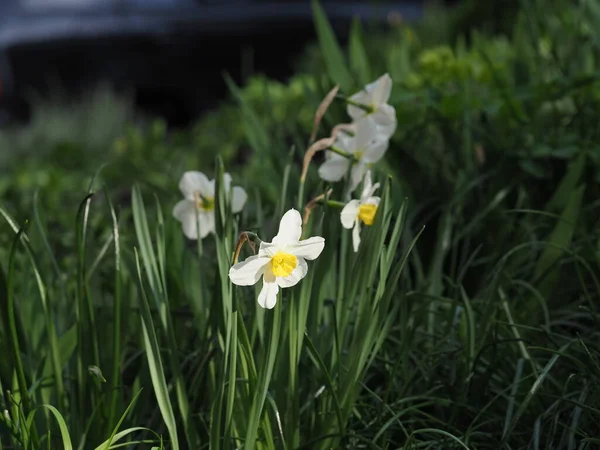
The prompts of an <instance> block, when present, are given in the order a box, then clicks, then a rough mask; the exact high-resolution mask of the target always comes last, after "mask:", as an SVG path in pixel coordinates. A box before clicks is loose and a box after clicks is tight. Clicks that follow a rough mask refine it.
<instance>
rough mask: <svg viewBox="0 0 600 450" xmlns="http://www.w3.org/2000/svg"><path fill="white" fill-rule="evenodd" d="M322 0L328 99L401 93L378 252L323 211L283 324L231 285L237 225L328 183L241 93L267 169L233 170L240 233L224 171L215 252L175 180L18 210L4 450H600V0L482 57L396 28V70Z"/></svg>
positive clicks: (8, 221)
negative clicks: (370, 89)
mask: <svg viewBox="0 0 600 450" xmlns="http://www.w3.org/2000/svg"><path fill="white" fill-rule="evenodd" d="M313 6H314V11H315V25H316V27H317V31H318V35H319V37H320V45H321V52H322V54H323V57H324V58H325V61H329V65H328V66H327V67H326V70H327V73H328V79H327V80H325V82H323V83H320V82H319V83H316V86H318V87H319V88H321V87H322V88H323V89H324V90H326V89H328V88H330V87H331V86H332V85H333V84H340V86H342V88H343V89H342V90H343V94H350V93H352V92H353V91H354V90H355V89H358V88H360V86H362V85H363V84H364V83H365V81H370V80H369V79H368V78H369V77H370V76H373V75H374V74H378V73H381V72H382V71H383V70H389V72H390V73H392V75H393V76H394V80H395V85H394V96H393V98H392V104H393V105H394V106H395V107H396V109H397V111H398V116H399V120H400V122H399V132H398V133H397V135H396V137H395V139H394V141H393V143H392V146H391V148H390V150H389V152H388V155H387V158H386V162H387V164H384V165H382V166H380V167H378V168H377V175H376V176H377V177H378V178H379V180H380V181H382V182H383V185H384V188H383V200H382V204H381V206H380V209H379V213H378V214H377V216H376V222H375V224H374V225H373V227H371V229H368V230H367V232H366V234H365V236H364V238H363V242H362V245H361V248H360V251H359V252H358V253H357V254H354V253H353V252H352V245H351V242H350V241H351V239H350V236H349V233H348V232H346V230H343V229H342V227H341V225H340V223H339V209H336V208H335V206H334V205H335V203H333V202H327V201H325V202H320V204H319V206H317V207H316V208H315V209H314V210H313V212H312V214H311V216H310V220H309V222H308V223H307V225H306V226H305V228H304V235H305V236H311V235H319V236H323V237H324V238H325V240H326V246H325V250H324V252H323V254H322V255H321V256H320V257H319V258H318V259H317V260H315V261H312V262H311V263H310V266H309V273H308V275H307V277H306V278H305V279H304V280H302V282H301V283H300V284H298V285H297V286H296V287H294V288H290V289H286V290H284V291H283V293H282V296H281V297H280V298H279V299H278V304H277V306H276V307H275V309H273V310H263V309H261V308H260V307H259V306H258V305H257V303H256V297H257V294H258V291H257V290H256V289H254V288H242V287H237V286H233V285H232V284H231V283H230V282H229V279H228V277H227V273H228V270H229V267H230V266H231V264H232V262H233V261H232V258H233V254H234V251H235V249H236V244H237V242H238V237H239V236H240V233H241V232H243V231H250V232H253V233H256V234H258V235H259V236H260V237H261V238H262V239H265V240H270V238H271V237H272V236H273V235H274V234H275V233H276V230H277V224H278V222H279V219H280V217H281V215H282V214H283V212H285V211H286V210H287V209H289V208H292V207H294V208H300V207H302V206H303V205H304V204H306V203H307V202H308V201H309V200H310V199H312V198H314V197H316V196H317V195H319V194H322V193H323V192H326V191H327V188H328V186H326V185H324V184H322V183H320V182H318V181H317V177H316V174H315V172H316V170H315V169H314V168H313V167H312V166H311V168H309V172H308V177H307V178H306V182H305V184H302V183H304V181H303V180H302V181H301V177H300V174H301V170H302V167H301V161H302V157H303V155H304V151H305V147H306V141H307V139H308V136H309V134H310V130H309V129H302V127H300V126H298V127H296V124H289V123H287V124H286V125H285V127H287V128H286V130H294V133H299V134H300V136H299V137H298V138H297V139H294V140H293V142H295V143H296V145H295V146H294V148H292V149H291V150H290V148H289V139H285V137H284V136H280V135H278V134H276V133H274V132H272V129H271V127H270V126H269V125H268V124H265V123H264V122H263V121H262V120H261V115H260V114H259V113H258V112H257V111H256V109H255V108H254V107H253V106H252V104H251V103H250V102H248V100H247V97H246V96H244V95H243V92H242V91H241V90H240V89H238V88H237V87H236V86H234V85H233V84H231V88H232V92H233V94H234V96H236V98H237V99H238V100H240V102H241V104H240V111H241V115H240V117H241V118H242V126H243V127H244V130H245V136H246V140H247V142H248V143H249V144H250V146H251V147H252V151H253V157H254V158H257V160H260V167H261V172H256V171H255V169H256V164H254V163H251V164H249V166H250V167H249V168H248V167H246V168H241V169H240V170H238V173H239V172H243V173H245V175H246V177H245V178H242V177H241V176H238V177H237V179H236V182H238V183H242V184H245V185H246V186H245V187H246V188H247V190H248V192H249V193H250V194H251V195H250V199H249V202H248V205H247V207H246V209H245V210H244V212H243V213H242V214H241V215H240V216H239V217H234V216H232V215H231V214H228V213H226V211H229V208H228V205H227V204H226V203H227V199H226V198H225V197H224V196H223V195H220V192H221V190H222V189H221V185H222V177H223V173H224V171H225V168H224V166H223V163H222V160H221V159H220V158H217V160H216V162H215V164H214V167H215V177H216V179H217V180H218V181H217V206H218V207H217V233H216V235H215V236H211V237H209V238H207V239H205V240H203V241H201V242H198V243H193V242H187V241H186V240H185V238H184V237H183V234H182V233H181V230H180V228H179V225H178V223H177V222H175V221H174V220H173V219H172V218H171V217H170V214H168V211H170V209H171V205H172V203H169V202H168V201H167V200H166V199H169V198H170V199H172V201H173V202H174V201H175V198H176V195H177V193H176V187H175V183H176V179H175V178H174V179H173V181H172V183H170V185H168V184H167V183H165V181H164V173H165V170H163V166H164V164H163V165H159V164H156V166H154V168H153V169H152V170H154V171H156V173H157V174H159V175H160V176H162V178H160V180H162V181H161V182H160V183H153V182H152V180H153V179H158V178H159V176H158V175H157V177H154V178H153V177H151V176H150V177H148V179H147V180H146V181H147V182H146V183H144V184H143V185H136V186H133V187H132V189H131V195H129V194H128V195H127V196H126V198H123V196H122V194H121V193H120V192H114V190H111V186H110V184H109V185H108V186H105V185H104V183H103V180H106V179H107V178H103V176H102V174H103V170H105V169H100V170H99V173H98V174H97V176H94V177H92V182H91V183H90V187H89V189H88V190H85V188H82V189H80V192H79V194H78V195H79V197H80V199H81V200H80V205H79V208H74V209H72V210H71V209H61V208H58V207H57V206H56V203H55V202H49V201H45V199H46V198H47V197H45V193H44V192H43V191H42V192H41V193H40V195H39V196H37V195H36V197H35V199H34V201H32V208H31V213H30V214H29V215H28V216H27V217H24V216H22V214H18V215H15V214H14V211H15V210H17V209H18V208H16V207H15V206H14V200H13V198H12V197H7V198H5V199H3V201H2V203H3V205H2V206H0V215H1V216H2V221H1V225H0V232H1V234H2V242H7V243H8V244H7V245H5V246H3V247H2V248H0V257H1V260H0V261H1V263H0V319H1V321H0V324H1V326H0V391H1V394H0V412H1V413H2V414H0V449H12V448H20V449H28V450H29V449H36V450H37V449H46V448H50V449H55V448H57V449H60V448H64V449H72V448H75V449H83V450H86V449H88V448H89V449H98V450H101V449H102V450H105V449H111V448H151V449H153V448H157V449H162V448H170V449H178V448H180V449H184V448H190V449H200V448H213V449H217V448H218V449H221V448H250V449H252V448H265V449H266V448H282V449H299V448H304V449H320V448H322V449H330V448H374V449H384V448H402V449H418V448H419V449H420V448H443V449H450V448H467V449H490V450H491V449H493V450H497V449H507V450H508V449H516V448H520V449H549V448H553V449H582V450H584V449H587V450H591V449H594V448H596V447H597V446H598V444H599V443H600V427H599V425H598V424H599V423H600V422H599V420H600V407H599V405H600V395H599V392H600V391H599V386H600V339H599V337H600V333H599V318H598V317H599V316H598V312H597V309H598V307H597V305H598V299H599V296H600V283H599V280H598V278H599V277H598V269H599V268H600V264H599V262H600V261H599V259H598V255H599V252H600V228H599V223H598V220H597V212H598V208H599V206H600V204H599V203H598V201H597V198H598V191H599V190H598V184H597V183H598V178H597V173H598V172H597V161H598V158H597V153H598V152H597V144H596V141H597V137H598V136H597V127H595V123H596V118H597V113H598V112H599V109H600V108H599V103H598V99H600V96H598V93H599V92H600V91H599V90H598V89H599V87H598V85H597V82H596V80H597V79H598V77H597V61H598V56H599V53H598V42H600V41H598V40H597V33H596V31H595V30H596V28H595V27H594V26H593V25H594V24H595V23H597V21H598V20H599V18H600V15H599V12H600V4H599V3H598V2H597V1H591V0H589V1H585V2H579V3H578V4H572V3H570V2H566V1H565V2H562V1H557V2H552V5H551V7H547V6H548V5H546V4H545V2H542V1H535V0H531V1H524V2H522V8H521V11H520V15H519V19H518V21H517V23H516V25H515V27H514V33H513V35H512V36H510V37H509V38H506V37H504V38H494V39H488V38H486V37H485V36H482V35H477V34H473V35H471V36H468V37H469V44H468V45H467V43H466V41H459V42H457V43H449V45H447V46H445V47H438V48H433V49H431V48H418V45H420V44H418V42H417V43H415V41H414V40H412V41H411V40H410V39H409V37H410V33H409V31H410V30H407V29H402V30H401V31H399V34H397V35H396V34H391V35H390V36H391V37H390V42H391V43H390V48H391V50H389V54H388V57H386V59H385V61H384V62H382V59H381V58H375V59H376V61H372V59H373V58H374V55H375V56H377V55H378V54H377V52H374V51H372V49H371V48H370V45H372V44H371V41H369V40H368V39H367V38H365V35H364V33H363V32H362V30H361V27H360V26H359V25H356V24H355V26H354V27H353V29H352V35H351V38H350V46H349V49H348V52H347V53H346V52H345V51H344V49H342V48H341V47H340V46H339V44H337V43H336V42H335V39H334V37H333V36H334V35H333V34H332V33H331V30H330V28H329V24H328V22H327V19H326V17H325V16H324V15H323V13H322V10H321V9H320V8H319V7H318V5H317V4H316V3H314V5H313ZM397 36H404V38H403V39H402V40H399V41H398V40H397ZM386 51H387V50H386ZM494 52H496V53H494ZM332 62H335V64H332ZM383 64H386V65H389V66H386V67H382V65H383ZM415 77H416V78H415ZM311 95H312V97H311ZM314 97H316V101H313V100H312V99H313V98H314ZM306 99H307V102H312V103H314V108H313V109H316V104H317V103H318V100H320V98H319V93H318V92H315V91H314V90H311V89H309V88H308V87H307V93H306ZM342 107H343V100H342V99H338V100H336V103H334V105H332V107H331V108H330V110H329V111H328V112H327V114H326V116H325V119H324V121H323V124H322V125H321V128H320V133H321V134H327V131H328V127H329V126H331V125H332V124H334V123H336V122H338V121H339V116H340V114H341V110H342ZM299 120H300V119H299ZM305 128H306V127H305ZM296 137H297V136H296ZM152 148H154V146H152ZM159 154H162V153H160V152H159ZM151 161H152V159H149V160H148V166H147V168H148V170H151V167H152V166H151V165H150V162H151ZM190 169H191V168H190ZM200 169H203V168H200ZM170 170H172V168H171V169H169V171H170ZM169 171H167V172H169ZM388 172H390V173H392V174H393V176H392V177H388V175H387V173H388ZM252 174H254V177H252V176H251V175H252ZM265 174H266V175H265ZM89 175H90V176H92V175H93V174H89ZM259 175H260V176H259ZM159 186H161V187H160V188H159ZM167 187H168V188H170V189H171V190H172V193H173V194H172V195H170V194H165V191H164V190H162V191H160V192H158V193H157V192H156V191H157V190H158V189H163V188H167ZM338 190H339V191H340V192H341V191H342V189H335V187H334V191H333V194H332V197H331V198H330V200H340V198H339V197H338V192H337V191H338ZM157 194H158V195H157ZM56 216H61V218H64V221H62V223H67V224H69V228H68V229H65V228H62V227H61V228H58V229H57V228H56V227H55V226H54V223H55V222H54V221H53V219H55V217H56ZM26 219H28V220H26ZM424 225H425V226H426V227H425V229H423V226H424ZM57 230H58V231H57ZM64 233H71V234H72V235H73V236H74V239H72V240H67V241H66V242H65V240H64V236H63V234H64ZM250 254H251V252H250V249H249V247H248V246H244V247H243V249H242V255H241V257H246V256H248V255H250Z"/></svg>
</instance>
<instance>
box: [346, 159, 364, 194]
mask: <svg viewBox="0 0 600 450" xmlns="http://www.w3.org/2000/svg"><path fill="white" fill-rule="evenodd" d="M366 170H367V166H365V164H364V163H363V162H362V161H359V162H357V163H355V164H354V165H353V166H352V170H351V171H350V183H349V186H348V190H349V191H350V192H354V190H355V189H356V188H357V187H358V185H359V184H360V182H361V181H362V179H363V176H364V174H365V171H366Z"/></svg>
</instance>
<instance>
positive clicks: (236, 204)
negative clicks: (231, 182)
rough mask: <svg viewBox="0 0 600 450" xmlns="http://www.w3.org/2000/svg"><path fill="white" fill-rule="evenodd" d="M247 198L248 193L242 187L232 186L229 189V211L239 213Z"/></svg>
mask: <svg viewBox="0 0 600 450" xmlns="http://www.w3.org/2000/svg"><path fill="white" fill-rule="evenodd" d="M246 200H248V194H246V191H245V190H244V188H243V187H240V186H234V187H233V189H232V190H231V212H233V213H234V214H235V213H239V212H240V211H241V210H242V209H243V208H244V205H245V204H246Z"/></svg>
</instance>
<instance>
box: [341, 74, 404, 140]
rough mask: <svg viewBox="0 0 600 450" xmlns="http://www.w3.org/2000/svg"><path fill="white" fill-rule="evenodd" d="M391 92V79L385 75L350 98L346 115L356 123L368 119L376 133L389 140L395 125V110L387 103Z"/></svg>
mask: <svg viewBox="0 0 600 450" xmlns="http://www.w3.org/2000/svg"><path fill="white" fill-rule="evenodd" d="M391 92H392V79H391V77H390V76H389V75H388V74H387V73H386V74H385V75H382V76H381V77H379V78H378V79H377V80H376V81H374V82H373V83H370V84H367V85H366V86H365V87H364V89H363V90H362V91H359V92H357V93H356V94H354V95H353V96H351V97H350V101H349V102H348V107H347V110H348V115H349V116H350V117H352V119H353V120H356V121H358V120H361V119H362V118H365V117H366V118H368V119H369V120H371V121H372V122H373V123H374V124H375V126H376V128H377V131H378V133H379V134H380V135H381V136H382V137H385V138H388V139H389V138H390V137H391V136H392V135H393V134H394V131H396V125H397V119H396V110H395V109H394V107H393V106H391V105H389V104H388V103H387V102H388V100H389V98H390V94H391ZM357 105H363V107H362V108H361V107H360V106H357Z"/></svg>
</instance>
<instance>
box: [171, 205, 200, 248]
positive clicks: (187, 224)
mask: <svg viewBox="0 0 600 450" xmlns="http://www.w3.org/2000/svg"><path fill="white" fill-rule="evenodd" d="M196 214H197V212H196V207H195V205H194V202H193V201H190V200H181V201H179V202H177V204H176V205H175V207H174V208H173V217H175V218H176V219H177V220H178V221H179V222H181V228H182V229H183V234H185V236H186V237H187V238H188V239H198V230H197V227H196V220H197V219H196Z"/></svg>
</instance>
